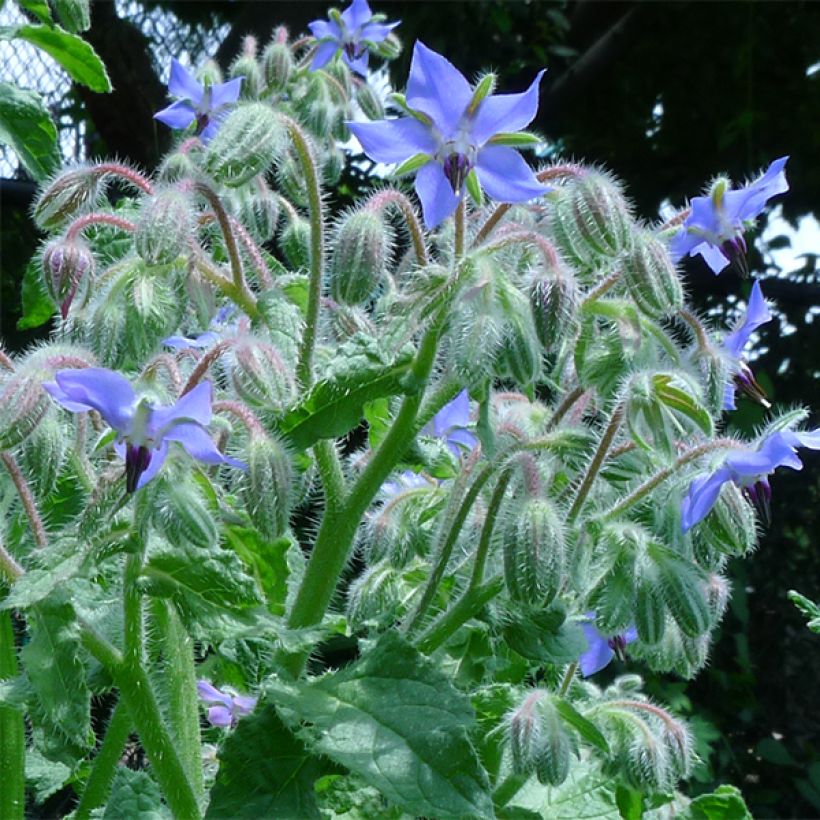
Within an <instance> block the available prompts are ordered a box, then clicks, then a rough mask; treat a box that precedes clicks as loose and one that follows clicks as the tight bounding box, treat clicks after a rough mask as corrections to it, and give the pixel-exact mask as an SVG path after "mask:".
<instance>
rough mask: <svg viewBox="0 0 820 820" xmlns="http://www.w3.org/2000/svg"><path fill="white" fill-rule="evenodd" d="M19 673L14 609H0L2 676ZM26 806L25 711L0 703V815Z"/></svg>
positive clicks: (18, 814)
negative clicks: (12, 611)
mask: <svg viewBox="0 0 820 820" xmlns="http://www.w3.org/2000/svg"><path fill="white" fill-rule="evenodd" d="M16 674H17V647H16V646H15V643H14V625H13V623H12V620H11V612H9V611H8V610H6V611H5V612H0V680H6V679H7V678H13V677H14V676H15V675H16ZM25 807H26V726H25V722H24V717H23V712H22V711H21V710H18V709H15V708H14V707H12V706H0V817H2V818H3V820H23V816H24V809H25Z"/></svg>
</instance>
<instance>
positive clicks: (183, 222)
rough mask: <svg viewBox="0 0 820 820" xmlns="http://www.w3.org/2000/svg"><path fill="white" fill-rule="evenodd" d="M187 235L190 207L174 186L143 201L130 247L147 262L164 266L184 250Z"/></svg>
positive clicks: (189, 224) (188, 234)
mask: <svg viewBox="0 0 820 820" xmlns="http://www.w3.org/2000/svg"><path fill="white" fill-rule="evenodd" d="M190 235H191V206H190V203H189V202H188V198H187V197H186V196H185V195H184V194H183V193H182V192H181V191H179V190H178V189H176V188H165V189H164V190H161V191H159V192H158V193H157V194H156V195H155V196H153V197H150V198H147V199H145V200H143V203H142V210H141V212H140V217H139V220H138V221H137V229H136V231H135V233H134V247H135V248H136V250H137V253H138V254H139V255H140V256H141V257H142V258H143V259H144V260H145V261H146V262H147V263H148V264H149V265H167V264H169V263H171V262H173V261H174V260H175V259H176V258H177V257H178V256H179V255H180V254H181V253H182V252H183V251H184V250H185V243H186V242H187V240H188V237H189V236H190Z"/></svg>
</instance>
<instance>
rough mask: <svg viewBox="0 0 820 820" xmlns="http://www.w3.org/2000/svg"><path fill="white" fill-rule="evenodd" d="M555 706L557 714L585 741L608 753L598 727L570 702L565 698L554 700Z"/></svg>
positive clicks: (607, 745)
mask: <svg viewBox="0 0 820 820" xmlns="http://www.w3.org/2000/svg"><path fill="white" fill-rule="evenodd" d="M555 708H556V709H557V710H558V714H559V715H561V718H562V719H563V720H564V721H565V722H566V723H568V724H569V725H570V726H572V728H573V729H575V731H576V732H578V734H579V735H581V737H582V738H583V739H584V740H586V742H587V743H589V744H591V745H592V746H594V747H595V748H596V749H598V751H600V752H603V753H604V754H605V755H606V754H609V744H608V743H607V742H606V738H605V737H604V736H603V735H602V734H601V732H600V731H599V730H598V727H597V726H596V725H595V724H594V723H592V722H591V721H589V720H587V719H586V718H585V717H584V716H583V715H582V714H581V713H580V712H579V711H578V710H577V709H575V707H574V706H572V704H570V703H569V702H568V701H565V700H556V701H555Z"/></svg>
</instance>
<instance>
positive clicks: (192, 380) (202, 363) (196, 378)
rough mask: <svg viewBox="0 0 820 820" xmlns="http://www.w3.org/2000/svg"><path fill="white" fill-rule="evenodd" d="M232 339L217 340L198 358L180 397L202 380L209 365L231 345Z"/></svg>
mask: <svg viewBox="0 0 820 820" xmlns="http://www.w3.org/2000/svg"><path fill="white" fill-rule="evenodd" d="M233 343H234V340H233V339H223V340H222V341H221V342H217V343H216V344H215V345H214V346H213V347H212V348H211V349H210V350H209V351H208V352H207V353H206V354H205V355H204V356H203V357H202V358H201V359H200V360H199V364H198V365H197V366H196V367H195V368H194V371H193V373H191V375H190V376H189V377H188V381H187V382H186V383H185V387H183V388H182V393H180V397H182V396H184V395H185V394H186V393H190V392H191V391H192V390H193V389H194V388H195V387H196V386H197V385H198V384H199V383H200V381H202V379H203V377H204V376H205V374H206V373H207V372H208V369H209V368H210V366H211V365H212V364H213V363H214V362H215V361H216V360H217V359H218V358H219V357H220V356H221V355H222V354H223V353H224V352H225V351H226V350H227V349H228V348H229V347H231V345H233Z"/></svg>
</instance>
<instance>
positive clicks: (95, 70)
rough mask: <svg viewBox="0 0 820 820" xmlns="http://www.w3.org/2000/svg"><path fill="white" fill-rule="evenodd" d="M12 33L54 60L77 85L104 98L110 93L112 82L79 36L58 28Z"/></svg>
mask: <svg viewBox="0 0 820 820" xmlns="http://www.w3.org/2000/svg"><path fill="white" fill-rule="evenodd" d="M13 33H14V34H15V35H16V36H17V37H21V38H22V39H23V40H28V42H29V43H32V44H33V45H35V46H37V47H38V48H41V49H42V50H43V51H45V52H46V53H47V54H49V55H50V56H52V57H53V58H54V59H55V60H56V61H57V62H58V63H59V64H60V65H61V66H62V67H63V68H64V69H65V70H66V71H67V72H68V74H69V76H70V77H71V79H72V80H74V82H76V83H81V84H82V85H86V86H88V87H89V88H90V89H91V90H92V91H96V92H98V93H101V94H106V93H108V92H109V91H111V81H110V80H109V79H108V72H107V71H106V70H105V66H104V65H103V62H102V60H101V59H100V58H99V57H98V56H97V52H96V51H94V49H93V48H92V47H91V46H90V45H89V44H88V43H86V41H85V40H83V39H82V38H81V37H77V35H76V34H69V33H68V32H67V31H66V30H65V29H62V28H60V27H59V26H18V27H17V28H16V29H15V30H14V32H13Z"/></svg>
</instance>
